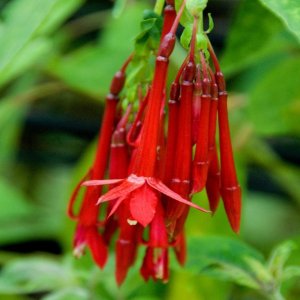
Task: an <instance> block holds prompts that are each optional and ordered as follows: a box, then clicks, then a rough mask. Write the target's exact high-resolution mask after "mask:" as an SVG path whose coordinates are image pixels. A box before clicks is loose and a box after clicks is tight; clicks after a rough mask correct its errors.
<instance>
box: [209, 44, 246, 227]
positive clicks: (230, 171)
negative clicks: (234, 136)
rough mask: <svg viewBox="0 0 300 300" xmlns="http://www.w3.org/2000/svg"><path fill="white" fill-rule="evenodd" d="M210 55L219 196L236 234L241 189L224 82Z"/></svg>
mask: <svg viewBox="0 0 300 300" xmlns="http://www.w3.org/2000/svg"><path fill="white" fill-rule="evenodd" d="M210 54H211V57H212V59H213V63H214V67H215V70H216V73H215V78H216V83H217V85H218V90H219V100H218V102H219V104H218V120H219V139H220V157H221V196H222V199H223V202H224V207H225V210H226V213H227V216H228V219H229V222H230V225H231V227H232V229H233V230H234V231H235V232H238V231H239V229H240V217H241V188H240V185H239V183H238V180H237V175H236V170H235V165H234V159H233V152H232V146H231V138H230V129H229V122H228V111H227V92H226V87H225V80H224V76H223V73H222V72H221V70H220V66H219V63H218V60H217V57H216V55H215V53H214V51H213V49H212V47H210Z"/></svg>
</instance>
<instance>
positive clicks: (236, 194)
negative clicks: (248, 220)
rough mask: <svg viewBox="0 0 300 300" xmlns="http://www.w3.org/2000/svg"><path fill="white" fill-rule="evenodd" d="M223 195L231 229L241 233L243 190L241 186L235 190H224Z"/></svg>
mask: <svg viewBox="0 0 300 300" xmlns="http://www.w3.org/2000/svg"><path fill="white" fill-rule="evenodd" d="M221 195H222V199H223V202H224V207H225V210H226V214H227V217H228V220H229V222H230V225H231V228H232V229H233V230H234V231H235V232H239V230H240V218H241V188H240V186H239V185H238V186H236V187H233V188H222V189H221Z"/></svg>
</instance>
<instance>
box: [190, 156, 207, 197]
mask: <svg viewBox="0 0 300 300" xmlns="http://www.w3.org/2000/svg"><path fill="white" fill-rule="evenodd" d="M208 165H209V162H208V161H206V162H197V163H195V165H194V168H193V189H192V194H195V193H198V192H201V191H202V190H203V189H204V187H205V184H206V180H207V172H208Z"/></svg>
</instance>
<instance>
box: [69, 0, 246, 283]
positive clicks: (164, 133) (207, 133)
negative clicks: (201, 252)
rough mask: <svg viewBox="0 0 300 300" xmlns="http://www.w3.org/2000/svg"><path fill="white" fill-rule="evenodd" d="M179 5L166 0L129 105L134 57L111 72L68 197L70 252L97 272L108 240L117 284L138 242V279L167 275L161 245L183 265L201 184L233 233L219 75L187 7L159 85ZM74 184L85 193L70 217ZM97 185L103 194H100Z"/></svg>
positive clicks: (236, 217) (232, 184) (234, 196)
mask: <svg viewBox="0 0 300 300" xmlns="http://www.w3.org/2000/svg"><path fill="white" fill-rule="evenodd" d="M184 9H185V2H183V4H182V5H181V7H180V9H179V10H178V12H177V13H176V10H175V8H174V3H173V1H167V4H166V6H165V9H164V22H163V28H162V33H161V39H160V43H159V48H158V49H157V51H156V53H155V55H156V61H155V66H154V74H153V78H152V81H151V82H149V83H147V82H146V83H145V82H143V83H141V84H140V85H138V86H137V95H138V96H137V98H138V99H137V100H136V102H135V103H128V104H127V107H124V106H125V105H124V101H125V100H124V99H126V91H125V92H124V90H125V88H124V83H125V82H126V73H127V70H128V66H130V64H131V63H132V61H133V59H134V57H135V53H133V55H131V56H130V57H129V58H128V60H127V61H126V62H125V63H124V65H123V66H122V68H121V69H120V70H119V71H118V72H117V73H116V74H115V76H114V78H113V80H112V83H111V87H110V93H109V94H108V95H107V97H106V106H105V112H104V116H103V120H102V127H101V131H100V135H99V140H98V146H97V152H96V156H95V160H94V164H93V166H92V168H91V169H90V170H89V172H88V174H87V175H86V176H85V177H84V178H83V180H82V181H81V182H80V183H79V184H78V186H77V188H76V189H75V191H74V193H73V195H72V197H71V200H70V203H69V215H70V217H71V218H73V219H75V220H76V221H77V228H76V233H75V238H74V253H75V255H76V256H80V255H81V254H82V253H83V251H84V249H85V247H88V248H89V249H90V251H91V254H92V256H93V259H94V260H95V262H96V263H97V265H99V267H101V268H102V267H104V265H105V263H106V260H107V256H108V247H109V245H110V244H111V243H115V252H116V280H117V283H118V284H121V283H122V282H123V280H124V279H125V277H126V274H127V272H128V269H129V268H130V267H131V266H132V265H133V263H134V261H135V257H136V253H137V249H138V247H139V246H140V245H142V246H144V247H145V248H146V250H145V256H144V260H143V263H142V266H141V269H140V272H141V275H142V276H143V278H144V279H145V280H148V279H149V278H153V279H154V280H157V279H160V280H162V281H164V282H166V281H167V280H168V277H169V270H168V257H169V249H170V248H173V250H174V251H175V254H176V257H177V260H178V261H179V263H180V264H184V261H185V257H186V246H185V235H184V223H185V220H186V218H187V215H188V212H189V208H190V207H193V208H195V209H198V210H200V211H202V212H206V213H208V212H209V211H207V210H205V209H203V208H201V207H200V206H198V205H197V204H195V203H193V202H192V201H191V199H192V195H193V194H195V193H199V192H201V191H202V190H204V189H206V192H207V196H208V200H209V205H210V209H211V211H212V212H215V210H216V209H217V206H218V203H219V199H220V197H221V198H222V199H223V202H224V206H225V210H226V213H227V216H228V219H229V222H230V224H231V226H232V228H233V230H234V231H236V232H237V231H238V230H239V222H240V209H241V201H240V198H241V190H240V186H239V184H238V181H237V177H236V172H235V166H234V161H233V154H232V147H231V142H230V132H229V124H228V116H227V93H226V89H225V81H224V77H223V74H222V72H221V70H220V67H219V64H218V60H217V58H216V55H215V53H214V51H213V49H212V46H211V45H210V43H209V40H208V38H207V36H206V35H205V41H206V43H204V44H203V41H202V42H200V43H199V42H198V38H199V36H200V35H201V34H203V32H199V30H200V29H199V28H201V27H202V26H199V22H202V20H201V18H199V15H198V14H197V13H193V24H192V25H193V26H192V30H191V39H190V43H189V51H188V54H187V57H186V59H185V60H184V61H183V63H182V65H181V67H180V68H179V70H178V73H177V74H176V75H175V76H174V78H173V82H172V84H171V86H170V88H168V87H167V76H168V66H169V58H170V56H171V54H172V52H173V48H174V45H175V42H176V36H175V33H176V30H177V27H178V24H179V20H180V18H181V15H182V12H183V10H184ZM199 45H200V46H199ZM203 45H204V46H203ZM210 60H211V62H210ZM169 75H170V76H172V74H169ZM166 103H167V104H166ZM166 111H168V113H166ZM217 124H218V127H219V130H218V131H219V134H218V135H219V143H218V144H219V150H218V149H217V145H218V144H217V143H216V131H217ZM219 157H220V163H219ZM82 185H84V186H86V191H85V194H84V196H83V200H82V204H81V207H80V210H79V213H78V214H75V213H74V202H75V199H76V197H77V194H78V191H79V189H80V187H81V186H82ZM103 186H107V187H108V190H107V191H105V192H103V188H102V187H103ZM100 216H102V217H100ZM114 236H116V238H113V237H114Z"/></svg>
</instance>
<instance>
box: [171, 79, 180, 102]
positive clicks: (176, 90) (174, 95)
mask: <svg viewBox="0 0 300 300" xmlns="http://www.w3.org/2000/svg"><path fill="white" fill-rule="evenodd" d="M179 94H180V86H179V84H178V83H177V82H173V83H172V85H171V90H170V101H178V98H179Z"/></svg>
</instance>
